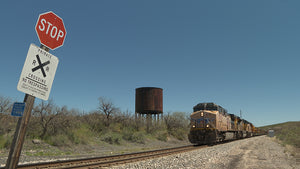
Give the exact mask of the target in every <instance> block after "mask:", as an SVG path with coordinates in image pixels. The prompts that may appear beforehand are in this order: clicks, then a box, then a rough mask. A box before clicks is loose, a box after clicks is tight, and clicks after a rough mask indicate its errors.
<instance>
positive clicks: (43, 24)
mask: <svg viewBox="0 0 300 169" xmlns="http://www.w3.org/2000/svg"><path fill="white" fill-rule="evenodd" d="M35 30H36V33H37V35H38V37H39V39H40V42H41V44H43V45H45V46H47V47H48V48H50V49H52V50H54V49H56V48H58V47H60V46H62V45H63V44H64V40H65V37H66V35H67V31H66V29H65V25H64V22H63V20H62V19H61V18H60V17H59V16H57V15H56V14H55V13H53V12H52V11H50V12H46V13H43V14H40V16H39V18H38V20H37V23H36V26H35Z"/></svg>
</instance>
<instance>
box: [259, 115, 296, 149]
mask: <svg viewBox="0 0 300 169" xmlns="http://www.w3.org/2000/svg"><path fill="white" fill-rule="evenodd" d="M260 128H261V129H264V130H267V131H268V130H274V131H275V137H276V138H278V139H279V140H281V141H282V142H283V144H289V145H293V146H295V147H297V148H300V121H293V122H286V123H280V124H274V125H269V126H263V127H260Z"/></svg>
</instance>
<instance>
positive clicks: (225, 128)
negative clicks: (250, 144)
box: [188, 102, 265, 144]
mask: <svg viewBox="0 0 300 169" xmlns="http://www.w3.org/2000/svg"><path fill="white" fill-rule="evenodd" d="M190 119H191V122H190V126H191V128H190V132H189V134H188V139H189V141H190V142H191V143H192V144H214V143H218V142H224V141H226V140H235V139H241V138H247V137H253V136H258V135H262V134H264V133H265V132H264V131H263V130H261V129H259V128H256V127H255V126H254V125H253V124H252V123H250V122H249V121H247V120H245V119H242V118H240V117H239V116H236V115H234V114H229V113H228V112H227V110H226V109H224V108H223V107H222V106H220V105H217V104H215V103H213V102H209V103H199V104H197V105H196V106H194V107H193V113H192V114H191V115H190Z"/></svg>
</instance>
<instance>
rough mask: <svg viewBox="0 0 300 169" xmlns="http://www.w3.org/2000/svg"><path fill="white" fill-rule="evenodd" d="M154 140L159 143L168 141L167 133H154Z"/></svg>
mask: <svg viewBox="0 0 300 169" xmlns="http://www.w3.org/2000/svg"><path fill="white" fill-rule="evenodd" d="M155 138H156V139H158V140H160V141H168V132H167V131H158V132H157V133H156V137H155Z"/></svg>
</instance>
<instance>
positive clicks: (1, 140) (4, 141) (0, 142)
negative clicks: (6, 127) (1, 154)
mask: <svg viewBox="0 0 300 169" xmlns="http://www.w3.org/2000/svg"><path fill="white" fill-rule="evenodd" d="M11 142H12V140H11V139H9V138H7V137H4V136H3V135H2V136H0V149H3V148H6V149H8V148H10V145H11Z"/></svg>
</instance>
